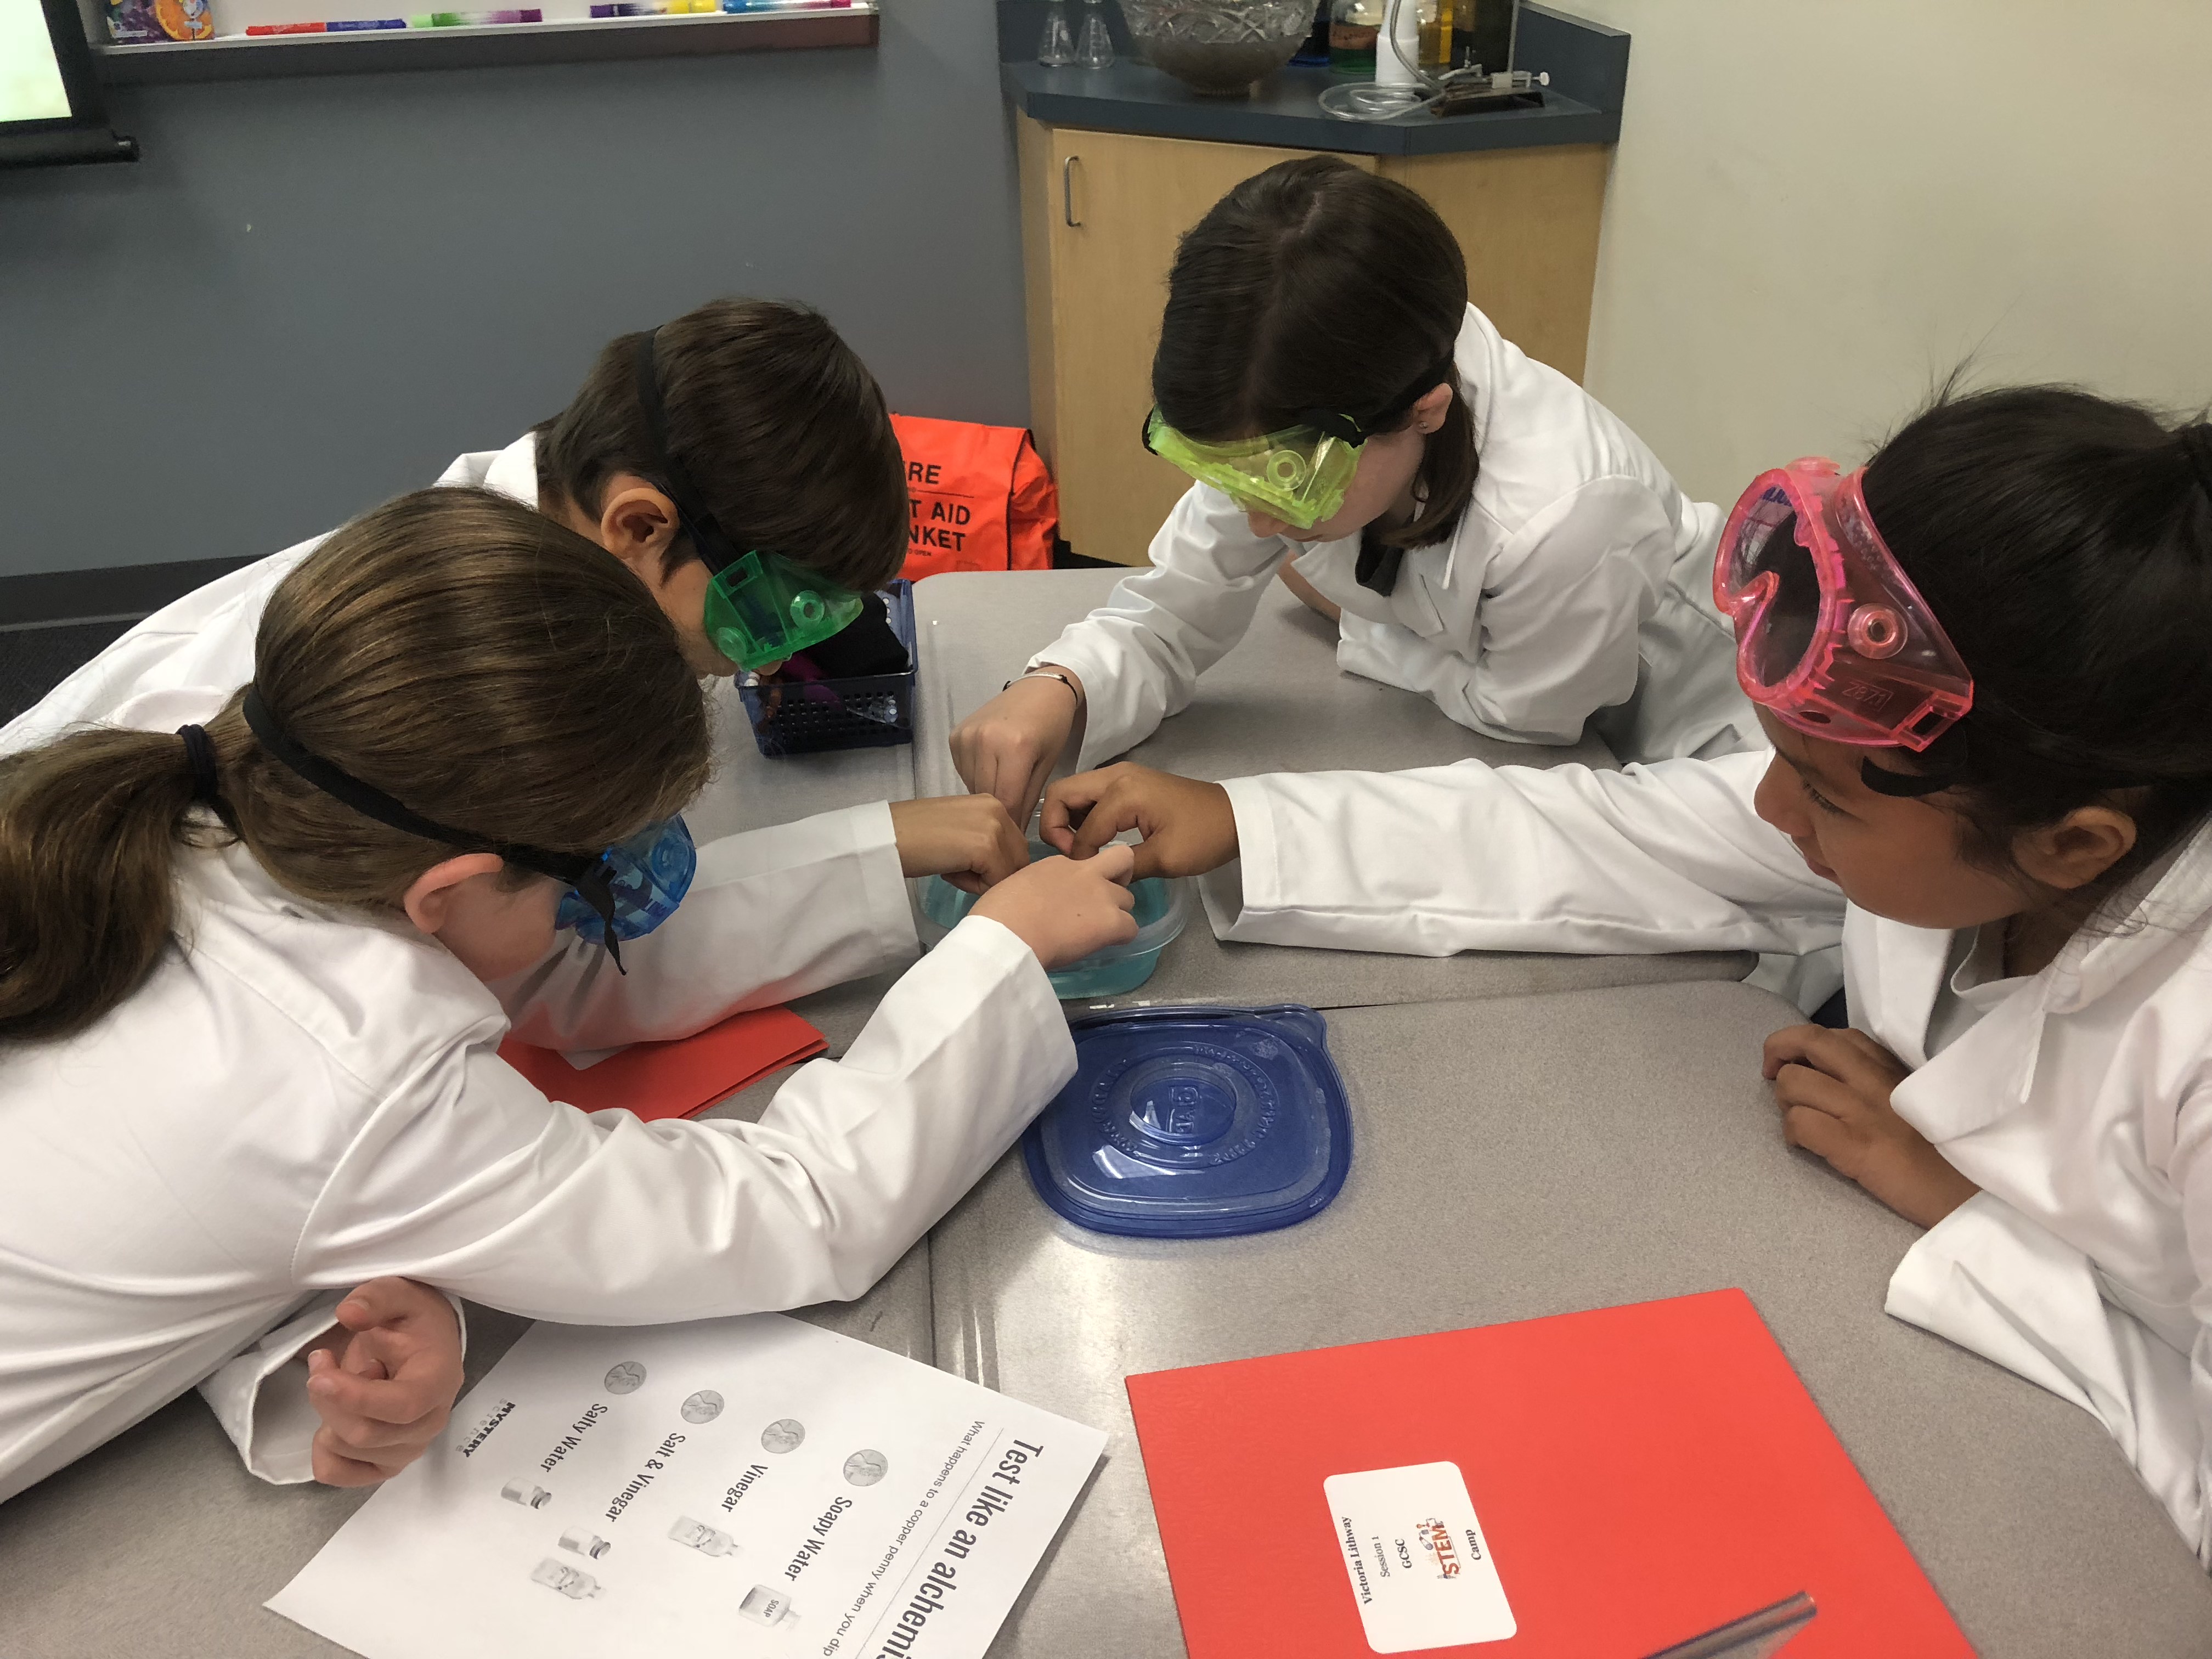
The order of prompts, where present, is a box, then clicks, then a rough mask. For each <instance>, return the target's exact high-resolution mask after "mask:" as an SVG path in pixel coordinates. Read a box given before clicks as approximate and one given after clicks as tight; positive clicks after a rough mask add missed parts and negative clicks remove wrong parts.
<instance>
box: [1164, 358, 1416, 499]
mask: <svg viewBox="0 0 2212 1659" xmlns="http://www.w3.org/2000/svg"><path fill="white" fill-rule="evenodd" d="M1452 369H1453V364H1452V357H1451V353H1450V352H1449V350H1446V351H1445V352H1444V353H1443V354H1442V355H1441V356H1438V357H1437V360H1436V361H1435V362H1433V363H1431V364H1430V365H1429V367H1427V368H1425V369H1423V370H1422V371H1421V372H1420V373H1419V374H1416V375H1415V376H1414V377H1413V381H1412V383H1411V384H1410V385H1408V386H1407V387H1406V388H1405V390H1404V391H1402V392H1400V393H1399V394H1398V395H1397V396H1396V397H1395V398H1392V399H1391V400H1390V401H1389V403H1387V404H1384V405H1383V407H1382V408H1381V409H1380V410H1377V411H1376V413H1374V414H1373V415H1370V416H1367V417H1366V418H1365V419H1361V418H1359V417H1358V416H1352V415H1346V414H1343V413H1341V412H1340V411H1338V410H1331V409H1301V410H1294V411H1292V413H1293V415H1294V416H1295V418H1296V420H1297V425H1296V426H1288V427H1285V428H1283V429H1282V430H1281V431H1279V432H1269V433H1267V434H1264V435H1261V436H1260V437H1257V438H1232V439H1231V440H1229V441H1227V442H1225V443H1210V442H1208V441H1206V440H1205V439H1202V438H1194V437H1192V436H1191V435H1189V434H1188V433H1187V432H1178V431H1176V428H1173V427H1171V426H1170V425H1169V424H1168V423H1167V420H1166V418H1165V417H1164V416H1162V415H1161V413H1160V411H1159V410H1158V408H1155V409H1154V410H1152V413H1151V414H1150V415H1149V416H1146V418H1145V447H1146V448H1147V449H1149V450H1151V451H1152V453H1153V454H1155V455H1158V456H1159V457H1160V458H1161V459H1163V460H1169V461H1173V462H1174V463H1175V464H1176V465H1177V466H1179V467H1181V468H1182V470H1183V471H1186V472H1188V473H1189V474H1190V476H1191V477H1194V478H1195V479H1197V480H1198V481H1199V482H1200V483H1209V484H1212V486H1213V487H1214V488H1215V489H1218V490H1219V491H1220V492H1221V493H1222V494H1223V495H1226V496H1228V497H1229V499H1230V500H1231V501H1234V502H1236V503H1237V506H1239V507H1243V508H1244V510H1245V511H1246V512H1248V513H1266V514H1267V516H1268V517H1269V518H1271V519H1280V520H1282V521H1283V522H1284V523H1285V524H1286V525H1289V526H1291V527H1292V528H1294V529H1297V530H1310V529H1312V528H1313V527H1314V526H1316V525H1317V524H1320V523H1322V521H1323V520H1328V519H1333V518H1334V517H1335V516H1336V515H1337V514H1338V513H1340V512H1342V511H1343V510H1344V496H1345V492H1346V490H1348V489H1351V488H1352V474H1354V473H1355V472H1357V471H1359V448H1360V446H1361V445H1362V444H1364V443H1365V442H1366V441H1368V439H1370V438H1371V437H1373V436H1374V435H1376V433H1378V432H1388V431H1389V430H1391V429H1392V428H1394V427H1395V426H1396V424H1397V423H1398V422H1399V421H1400V420H1401V419H1402V418H1403V417H1404V416H1405V414H1406V411H1407V410H1409V409H1411V408H1413V405H1414V404H1417V403H1419V401H1420V400H1421V398H1422V397H1423V396H1424V395H1425V393H1426V392H1428V391H1429V389H1430V388H1431V386H1443V385H1445V384H1447V383H1449V382H1450V380H1451V379H1452Z"/></svg>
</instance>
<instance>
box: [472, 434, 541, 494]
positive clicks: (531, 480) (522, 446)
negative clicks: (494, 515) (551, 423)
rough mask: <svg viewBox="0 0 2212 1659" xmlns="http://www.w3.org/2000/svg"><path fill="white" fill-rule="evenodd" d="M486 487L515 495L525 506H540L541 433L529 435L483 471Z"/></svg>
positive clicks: (501, 453)
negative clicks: (539, 442)
mask: <svg viewBox="0 0 2212 1659" xmlns="http://www.w3.org/2000/svg"><path fill="white" fill-rule="evenodd" d="M483 487H484V488H485V489H490V490H496V491H497V492H498V493H499V494H501V495H512V496H513V498H514V499H515V500H516V501H520V502H521V503H522V504H523V505H524V506H525V507H536V506H537V505H538V435H537V434H536V433H535V432H526V433H524V434H523V435H521V436H520V438H517V439H516V440H515V441H513V443H511V444H509V445H508V446H507V447H506V448H504V449H502V450H501V451H500V452H499V453H498V454H496V455H495V456H493V457H492V460H491V465H489V466H488V467H486V468H485V469H484V475H483Z"/></svg>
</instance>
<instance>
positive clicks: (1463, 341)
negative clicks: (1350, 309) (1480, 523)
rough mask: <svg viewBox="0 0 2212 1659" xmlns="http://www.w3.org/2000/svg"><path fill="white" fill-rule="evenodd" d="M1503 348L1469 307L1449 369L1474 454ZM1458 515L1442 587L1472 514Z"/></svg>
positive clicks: (1452, 569) (1447, 583)
mask: <svg viewBox="0 0 2212 1659" xmlns="http://www.w3.org/2000/svg"><path fill="white" fill-rule="evenodd" d="M1504 348H1505V337H1504V335H1502V334H1500V333H1499V332H1498V330H1497V329H1496V328H1495V327H1494V326H1492V324H1491V321H1490V319H1488V318H1487V317H1486V316H1484V315H1483V314H1482V313H1480V312H1479V311H1477V310H1476V309H1475V308H1474V307H1473V306H1469V307H1468V308H1467V321H1466V322H1464V323H1463V324H1462V325H1460V331H1459V339H1458V340H1457V342H1456V343H1455V344H1454V345H1453V347H1452V366H1453V367H1454V368H1457V369H1458V370H1459V390H1460V395H1461V396H1462V398H1466V399H1467V412H1468V422H1469V424H1470V425H1471V426H1472V427H1473V428H1474V447H1475V453H1477V454H1478V455H1479V454H1480V453H1481V452H1482V441H1483V438H1484V436H1485V435H1486V434H1487V433H1488V432H1489V430H1490V412H1491V407H1492V398H1493V395H1494V392H1495V388H1496V387H1497V385H1498V380H1499V378H1500V376H1501V374H1502V373H1503V370H1502V369H1501V368H1500V366H1499V363H1498V358H1499V356H1501V355H1502V353H1503V352H1504ZM1473 510H1474V509H1473V507H1472V506H1471V505H1470V507H1469V508H1468V512H1466V513H1461V514H1460V520H1459V523H1458V525H1457V526H1455V528H1454V529H1453V531H1452V537H1451V544H1450V545H1449V547H1448V548H1446V549H1445V550H1444V576H1443V586H1445V587H1447V588H1449V586H1451V585H1452V575H1453V573H1454V572H1455V571H1456V570H1457V569H1458V568H1459V544H1460V543H1461V542H1462V541H1463V540H1465V539H1466V537H1467V521H1468V517H1469V515H1470V514H1471V513H1472V512H1473Z"/></svg>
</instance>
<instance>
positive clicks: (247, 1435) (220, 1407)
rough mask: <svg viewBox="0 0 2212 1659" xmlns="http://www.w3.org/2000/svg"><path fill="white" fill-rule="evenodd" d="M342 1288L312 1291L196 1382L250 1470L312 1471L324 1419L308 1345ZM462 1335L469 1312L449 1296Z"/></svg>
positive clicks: (273, 1478)
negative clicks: (314, 1393) (310, 1386)
mask: <svg viewBox="0 0 2212 1659" xmlns="http://www.w3.org/2000/svg"><path fill="white" fill-rule="evenodd" d="M348 1294H349V1292H348V1291H325V1293H323V1294H322V1295H320V1296H318V1297H314V1298H313V1300H312V1301H310V1302H309V1303H308V1304H307V1305H306V1306H305V1307H303V1308H302V1309H301V1310H300V1311H299V1312H297V1313H295V1314H294V1315H293V1316H291V1317H290V1318H289V1319H287V1320H286V1321H285V1322H283V1324H281V1325H279V1326H278V1327H277V1328H276V1329H275V1330H273V1331H270V1333H269V1334H267V1335H265V1336H264V1337H263V1338H262V1339H261V1340H259V1341H258V1342H256V1343H255V1344H254V1345H253V1346H252V1347H250V1348H248V1349H247V1350H246V1352H244V1353H241V1354H240V1355H239V1356H238V1357H237V1358H235V1359H233V1360H232V1361H230V1362H229V1364H226V1365H224V1366H223V1367H222V1369H220V1370H217V1371H216V1372H215V1373H214V1374H213V1375H212V1376H208V1377H205V1378H204V1379H203V1380H202V1381H201V1383H200V1397H201V1398H202V1399H203V1400H204V1401H207V1403H208V1406H209V1408H210V1410H212V1411H213V1412H214V1413H215V1416H216V1422H218V1423H220V1424H222V1428H223V1432H224V1433H226V1434H228V1436H229V1437H230V1438H231V1441H232V1443H233V1444H234V1445H235V1446H237V1448H238V1455H239V1456H240V1458H242V1459H243V1460H244V1461H245V1463H246V1470H247V1472H248V1473H250V1474H257V1475H258V1476H260V1477H261V1479H263V1480H267V1481H270V1482H271V1483H273V1484H275V1485H277V1486H296V1485H298V1484H299V1483H300V1482H301V1481H303V1480H313V1479H314V1478H315V1470H314V1441H315V1431H316V1430H318V1429H319V1428H320V1427H321V1426H322V1419H321V1418H320V1417H319V1416H318V1415H316V1413H315V1408H314V1406H313V1403H312V1402H310V1401H309V1400H308V1398H307V1359H306V1358H305V1356H306V1353H307V1350H308V1349H309V1348H310V1347H313V1346H314V1345H315V1343H317V1342H318V1341H319V1340H321V1339H322V1337H323V1335H324V1334H325V1332H327V1331H328V1330H330V1329H331V1327H332V1326H333V1325H335V1324H336V1323H337V1321H336V1320H335V1319H333V1318H332V1317H331V1313H332V1311H333V1310H335V1309H336V1308H337V1305H338V1304H339V1303H341V1302H343V1301H344V1300H345V1299H346V1297H347V1295H348ZM446 1300H447V1302H449V1303H452V1304H453V1317H454V1319H455V1320H456V1321H458V1322H459V1325H460V1332H461V1343H462V1346H463V1348H464V1349H465V1348H466V1346H467V1345H468V1334H469V1321H468V1315H467V1314H466V1313H465V1312H464V1311H463V1310H462V1307H461V1304H459V1302H458V1301H455V1300H454V1299H453V1297H447V1298H446Z"/></svg>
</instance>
